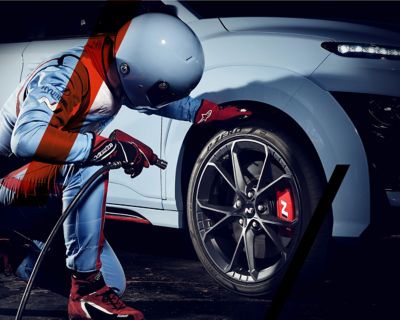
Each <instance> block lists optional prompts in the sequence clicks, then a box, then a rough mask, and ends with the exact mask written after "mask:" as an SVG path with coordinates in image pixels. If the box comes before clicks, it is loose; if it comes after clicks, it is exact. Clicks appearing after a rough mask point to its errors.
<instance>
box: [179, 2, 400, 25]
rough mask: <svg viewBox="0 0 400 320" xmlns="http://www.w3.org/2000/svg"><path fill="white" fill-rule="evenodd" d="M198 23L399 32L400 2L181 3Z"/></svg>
mask: <svg viewBox="0 0 400 320" xmlns="http://www.w3.org/2000/svg"><path fill="white" fill-rule="evenodd" d="M181 3H182V4H183V5H184V6H185V7H186V8H188V9H189V10H190V11H191V12H192V13H193V14H195V15H196V16H197V17H198V18H200V19H206V18H227V17H260V16H261V17H289V18H312V19H325V20H340V21H348V22H357V23H362V24H369V25H375V26H379V27H384V28H390V29H395V30H397V31H400V21H399V20H400V19H399V15H398V13H399V12H400V2H379V1H376V2H364V1H362V2H358V1H352V2H346V1H339V2H324V1H309V2H303V1H298V2H297V1H294V2H293V1H281V2H276V1H181Z"/></svg>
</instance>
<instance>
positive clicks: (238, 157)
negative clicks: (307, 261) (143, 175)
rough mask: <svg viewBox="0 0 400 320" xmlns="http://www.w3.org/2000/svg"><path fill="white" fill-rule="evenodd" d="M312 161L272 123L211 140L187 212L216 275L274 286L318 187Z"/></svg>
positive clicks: (225, 281) (228, 281) (257, 290)
mask: <svg viewBox="0 0 400 320" xmlns="http://www.w3.org/2000/svg"><path fill="white" fill-rule="evenodd" d="M316 167H317V166H316V165H315V163H314V162H313V160H312V158H311V157H310V156H309V154H307V153H306V152H304V149H303V148H302V147H301V144H299V143H298V141H295V140H293V139H291V138H290V137H289V136H288V135H286V134H285V133H283V132H279V131H275V130H266V129H262V128H259V127H244V128H235V129H233V130H229V131H225V130H224V131H221V132H219V133H218V134H217V135H215V136H214V137H213V138H212V139H211V140H210V141H209V142H208V144H207V145H206V146H205V147H204V148H203V150H202V152H201V153H200V155H199V157H198V159H197V161H196V163H195V166H194V169H193V171H192V175H191V179H190V182H189V190H188V199H187V200H188V201H187V206H188V208H187V209H188V210H187V214H188V224H189V231H190V234H191V238H192V242H193V244H194V248H195V250H196V253H197V255H198V257H199V259H200V261H201V262H202V264H203V265H204V267H205V268H206V270H207V271H208V272H209V274H210V275H211V276H212V277H213V278H214V279H215V280H216V281H218V282H219V283H220V284H222V285H223V286H225V287H227V288H229V289H231V290H234V291H236V292H237V293H241V294H245V295H263V294H267V293H270V292H271V291H272V290H273V289H274V288H275V287H276V285H277V284H278V283H279V280H280V279H281V277H282V275H283V274H284V270H285V268H286V267H287V265H288V262H289V261H290V259H291V257H292V255H293V253H294V251H295V250H296V247H297V245H298V243H299V240H300V238H301V235H302V234H303V232H304V229H305V227H306V226H307V223H308V221H309V219H310V216H311V214H312V212H313V210H314V208H315V207H316V205H317V203H318V199H319V198H320V195H321V191H322V190H323V187H322V186H323V181H324V179H323V178H322V177H321V176H320V173H319V172H318V170H317V169H316ZM329 228H331V226H330V227H329ZM326 234H327V237H328V236H330V235H329V230H328V232H326Z"/></svg>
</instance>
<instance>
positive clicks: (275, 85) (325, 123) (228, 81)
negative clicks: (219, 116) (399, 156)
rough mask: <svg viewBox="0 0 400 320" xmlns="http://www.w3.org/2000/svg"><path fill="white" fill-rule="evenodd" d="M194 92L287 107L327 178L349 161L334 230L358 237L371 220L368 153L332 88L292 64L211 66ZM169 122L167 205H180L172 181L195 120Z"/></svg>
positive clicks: (165, 148) (165, 143)
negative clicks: (286, 66)
mask: <svg viewBox="0 0 400 320" xmlns="http://www.w3.org/2000/svg"><path fill="white" fill-rule="evenodd" d="M253 79H257V81H254V80H253ZM193 96H196V97H198V98H206V99H210V100H212V101H214V102H216V103H224V102H228V101H238V100H249V101H257V102H261V103H265V104H269V105H272V106H274V107H276V108H278V109H280V110H281V111H283V112H284V113H286V114H287V115H288V116H289V117H291V118H292V119H293V120H294V121H295V122H297V124H299V126H300V127H301V128H302V129H303V130H304V132H305V133H306V134H307V136H308V137H309V139H310V140H311V142H312V144H313V146H314V148H315V150H316V151H317V154H318V156H319V158H320V160H321V163H322V166H323V169H324V172H325V175H326V178H327V179H329V177H330V176H331V174H332V172H333V170H334V168H335V166H336V165H337V164H349V165H350V169H349V171H348V174H347V176H346V178H345V180H344V181H343V184H342V186H341V188H340V190H339V192H338V194H337V196H336V198H335V201H334V203H333V212H334V229H333V235H334V236H342V237H345V236H346V237H358V236H359V235H360V234H361V233H362V232H363V231H364V230H365V228H366V227H367V226H368V225H369V222H370V188H369V172H368V163H367V157H366V153H365V150H364V147H363V144H362V141H361V139H360V137H359V135H358V134H357V131H356V129H355V127H354V125H353V123H352V122H351V120H350V118H349V117H348V116H347V115H346V113H345V112H344V110H343V109H342V108H341V106H340V105H339V104H338V103H337V101H336V100H335V99H334V98H333V97H332V95H331V94H330V93H329V92H327V91H325V90H323V89H321V88H320V87H318V86H317V85H316V84H314V83H313V82H311V81H310V80H308V79H307V78H305V77H302V76H300V75H299V74H298V73H294V72H291V71H289V70H285V69H280V68H271V67H262V66H230V67H221V68H215V69H211V70H208V71H206V72H205V74H204V75H203V79H202V81H201V82H200V84H199V85H198V86H197V87H196V89H195V90H194V91H193ZM165 122H166V124H167V125H166V126H163V143H162V144H163V153H164V154H163V155H162V156H164V157H166V158H167V159H168V161H169V170H171V171H169V172H168V173H166V174H165V175H164V177H163V180H164V181H163V183H164V188H163V189H164V199H165V200H164V202H163V206H164V208H166V209H171V210H176V209H177V204H176V200H175V199H177V198H176V197H177V194H175V193H176V190H175V187H174V185H173V183H174V182H175V179H180V175H181V172H180V169H178V170H177V168H180V167H181V166H179V165H178V163H179V160H181V159H182V157H183V153H184V146H183V147H181V146H182V143H183V141H184V138H185V136H186V134H187V132H188V130H189V129H190V125H189V124H186V123H182V122H178V121H169V120H166V121H165ZM173 172H176V176H175V175H174V174H173ZM176 181H180V180H176ZM178 200H179V199H178ZM178 202H179V201H178ZM178 206H179V204H178ZM182 209H183V208H178V210H182Z"/></svg>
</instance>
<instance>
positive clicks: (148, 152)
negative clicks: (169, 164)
mask: <svg viewBox="0 0 400 320" xmlns="http://www.w3.org/2000/svg"><path fill="white" fill-rule="evenodd" d="M110 139H112V140H118V141H121V142H127V143H130V144H132V145H134V146H135V147H136V148H137V149H138V150H139V152H140V153H141V154H142V155H143V157H144V158H145V167H146V168H148V167H149V165H153V164H155V163H156V161H157V159H158V157H157V156H156V155H155V154H154V152H153V150H152V149H151V148H150V147H149V146H148V145H145V144H144V143H143V142H141V141H139V140H138V139H135V138H134V137H132V136H130V135H129V134H127V133H125V132H123V131H121V130H118V129H117V130H114V131H113V132H111V134H110Z"/></svg>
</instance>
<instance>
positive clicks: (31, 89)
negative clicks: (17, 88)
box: [11, 65, 93, 163]
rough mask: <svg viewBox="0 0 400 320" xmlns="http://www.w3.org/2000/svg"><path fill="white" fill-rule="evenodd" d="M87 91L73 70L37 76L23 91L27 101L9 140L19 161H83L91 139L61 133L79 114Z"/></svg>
mask: <svg viewBox="0 0 400 320" xmlns="http://www.w3.org/2000/svg"><path fill="white" fill-rule="evenodd" d="M84 88H86V87H85V86H84V85H83V84H82V82H81V79H79V77H77V75H76V74H75V71H74V68H70V67H68V66H64V65H61V66H49V67H47V68H46V69H44V70H42V71H40V72H38V74H36V75H35V76H34V77H33V78H32V79H31V81H30V82H29V84H28V86H27V88H26V97H25V99H24V101H23V103H22V104H21V106H20V112H19V115H18V117H17V121H16V124H15V127H14V130H13V133H12V137H11V149H12V151H13V153H14V154H16V155H17V156H19V157H24V158H32V159H33V160H38V161H43V162H50V163H75V162H82V161H84V160H85V159H86V158H87V157H88V154H89V152H90V148H91V144H92V139H93V136H92V134H90V133H87V134H80V133H78V132H69V131H67V130H65V129H64V126H65V125H66V124H67V123H68V121H69V120H70V118H71V117H73V116H74V115H75V114H76V113H77V112H78V110H79V108H80V106H81V102H82V97H83V94H84Z"/></svg>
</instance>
